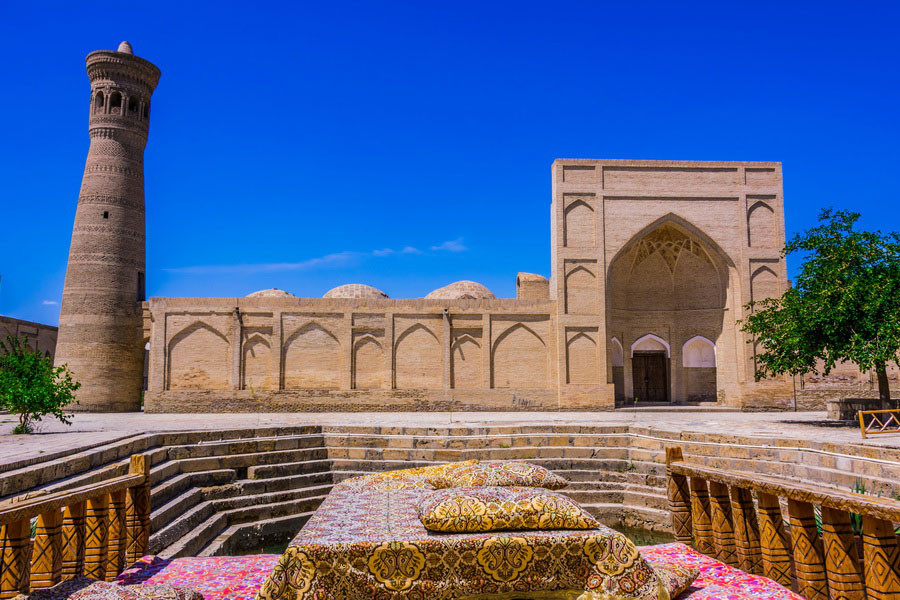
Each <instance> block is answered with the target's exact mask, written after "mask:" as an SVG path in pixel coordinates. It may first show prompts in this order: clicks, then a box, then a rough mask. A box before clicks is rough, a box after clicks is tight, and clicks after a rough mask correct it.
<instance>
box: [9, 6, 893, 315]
mask: <svg viewBox="0 0 900 600" xmlns="http://www.w3.org/2000/svg"><path fill="white" fill-rule="evenodd" d="M134 5H141V6H147V7H148V8H147V9H146V10H135V9H133V8H131V6H134ZM37 6H39V7H40V9H38V8H35V7H37ZM897 6H898V5H897V4H896V3H887V2H885V3H871V4H869V3H859V2H857V3H846V2H844V3H840V4H838V3H828V2H815V3H791V2H777V3H768V2H753V3H729V2H709V3H690V2H689V3H673V2H665V3H646V2H645V3H639V2H614V3H613V2H598V1H593V2H566V3H551V2H547V3H530V2H483V1H482V2H461V1H454V2H446V3H436V2H341V3H338V2H334V3H326V2H290V3H287V2H285V3H283V4H275V3H248V2H242V3H235V2H216V3H209V4H205V5H204V4H200V3H193V2H186V1H182V2H178V3H170V2H144V3H108V2H107V3H98V2H84V3H79V2H66V3H59V4H53V3H52V2H42V3H32V2H21V1H17V0H6V1H5V2H0V52H2V55H3V56H4V59H5V60H4V65H5V69H4V85H3V91H4V93H2V94H0V119H2V127H3V138H2V139H3V143H2V144H0V177H2V182H3V183H2V187H0V190H2V192H0V209H2V210H0V222H2V223H3V224H4V225H5V227H4V228H3V235H0V275H2V287H0V314H6V315H11V316H15V317H19V318H25V319H31V320H37V321H41V322H47V323H56V322H57V318H58V312H59V306H58V304H57V303H58V301H59V299H60V295H61V292H62V286H63V280H64V277H65V267H66V258H67V254H68V247H69V241H70V236H71V227H72V220H73V217H74V212H75V207H76V203H77V199H78V189H79V185H80V182H81V175H82V170H83V168H84V159H85V156H86V154H87V149H88V143H89V140H88V135H87V110H88V90H89V83H88V79H87V76H86V74H85V72H84V57H85V55H86V54H87V53H88V52H90V51H92V50H96V49H114V48H115V47H116V46H117V45H118V43H119V42H120V41H121V40H123V39H127V40H129V41H130V42H131V43H132V45H133V46H134V48H135V52H136V53H137V54H138V55H140V56H143V57H145V58H147V59H149V60H151V61H152V62H154V63H155V64H157V65H158V66H159V67H160V68H161V69H162V72H163V76H162V80H161V82H160V85H159V87H158V88H157V91H156V93H155V95H154V109H153V110H154V112H153V122H152V125H151V139H150V143H149V145H148V148H147V153H146V180H147V183H146V187H147V233H148V247H147V250H148V265H147V266H148V272H147V288H148V290H147V291H148V293H149V294H150V295H155V296H242V295H245V294H247V293H249V292H252V291H254V290H257V289H261V288H267V287H279V288H282V289H286V290H288V291H290V292H292V293H294V294H296V295H299V296H319V295H321V294H322V293H324V292H325V291H327V290H328V289H330V288H331V287H334V286H336V285H339V284H341V283H347V282H361V283H369V284H371V285H375V286H377V287H379V288H381V289H383V290H384V291H386V292H387V293H388V294H389V295H391V296H393V297H419V296H423V295H425V294H426V293H428V292H429V291H430V290H432V289H434V288H437V287H440V286H443V285H446V284H447V283H450V282H452V281H455V280H459V279H474V280H477V281H480V282H482V283H484V284H485V285H487V286H488V287H490V288H491V289H492V290H493V291H494V292H495V293H496V294H497V295H498V296H513V295H514V294H515V276H516V273H517V272H518V271H529V272H536V273H543V274H549V271H550V254H549V243H550V228H549V201H550V164H551V163H552V161H553V159H554V158H557V157H563V158H572V157H579V158H582V157H583V158H635V159H689V160H780V161H782V162H783V163H784V175H785V205H786V212H787V215H786V221H787V231H788V234H789V235H791V234H792V233H794V232H797V231H799V230H802V229H804V228H806V227H809V226H810V225H811V224H812V223H813V222H814V220H815V216H816V214H817V212H818V210H819V209H820V208H821V207H823V206H829V205H831V206H835V207H841V208H844V207H847V208H854V209H858V210H860V211H862V213H863V225H864V226H867V227H879V228H882V229H885V230H892V229H900V222H898V221H900V216H898V211H897V210H896V209H895V206H896V205H897V203H898V201H900V196H898V188H900V176H898V165H900V148H898V140H900V127H898V125H900V117H898V109H897V107H898V105H900V102H898V91H900V69H898V58H900V50H898V48H900V44H898V42H897V24H898V22H900V19H898V17H900V10H898V8H897Z"/></svg>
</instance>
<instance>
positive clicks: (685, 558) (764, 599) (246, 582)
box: [118, 543, 803, 600]
mask: <svg viewBox="0 0 900 600" xmlns="http://www.w3.org/2000/svg"><path fill="white" fill-rule="evenodd" d="M639 550H640V552H641V554H642V555H643V556H644V558H646V559H647V560H648V561H649V562H650V564H651V565H653V566H656V565H660V564H661V565H677V566H682V567H683V566H688V567H695V568H697V569H699V570H700V576H699V577H698V578H697V580H696V581H695V582H694V583H693V585H691V587H690V588H689V589H688V590H687V591H686V592H685V593H683V594H681V595H680V596H678V599H677V600H803V598H802V597H801V596H798V595H797V594H795V593H793V592H791V591H790V590H788V589H785V588H783V587H782V586H780V585H778V584H777V583H775V582H774V581H772V580H770V579H766V578H765V577H760V576H757V575H748V574H747V573H744V572H743V571H741V570H739V569H735V568H734V567H729V566H728V565H725V564H723V563H721V562H719V561H717V560H715V559H713V558H710V557H708V556H705V555H703V554H700V553H699V552H696V551H695V550H693V549H691V548H689V547H688V546H685V545H684V544H678V543H673V544H661V545H659V546H645V547H641V548H639ZM280 558H281V557H280V556H276V555H271V554H264V555H259V556H214V557H211V558H176V559H173V560H163V559H161V558H158V557H155V556H145V557H144V558H142V559H141V560H140V561H139V562H138V563H137V564H135V565H134V566H133V567H131V568H130V569H128V570H127V571H125V572H124V573H122V575H120V576H119V580H118V581H119V583H125V584H137V583H150V584H167V585H173V586H186V587H190V588H193V589H195V590H197V591H199V592H201V593H202V594H203V597H204V599H205V600H253V599H254V598H255V597H256V595H257V593H258V592H259V590H260V588H261V587H262V584H263V581H264V580H265V579H266V577H267V576H268V575H269V574H270V573H271V572H272V570H273V569H274V568H275V565H276V564H277V563H278V561H279V559H280Z"/></svg>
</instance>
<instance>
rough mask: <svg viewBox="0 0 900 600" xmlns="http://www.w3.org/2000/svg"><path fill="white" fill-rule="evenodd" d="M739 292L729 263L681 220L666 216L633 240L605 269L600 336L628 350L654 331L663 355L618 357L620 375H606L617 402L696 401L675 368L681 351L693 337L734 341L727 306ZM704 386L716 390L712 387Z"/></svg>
mask: <svg viewBox="0 0 900 600" xmlns="http://www.w3.org/2000/svg"><path fill="white" fill-rule="evenodd" d="M739 286H740V282H739V278H738V271H737V268H736V266H735V261H734V260H733V259H732V257H731V256H730V255H729V254H728V252H726V251H725V250H724V249H723V248H722V246H721V245H720V244H719V243H718V242H717V241H716V240H714V239H713V238H712V237H711V236H710V235H708V234H707V233H706V232H704V231H703V230H702V229H701V228H700V227H698V226H696V225H695V224H694V223H692V222H690V221H689V220H688V219H686V218H684V217H682V216H680V215H676V214H674V213H668V214H666V215H664V216H662V217H659V218H658V219H655V220H654V221H652V222H651V223H649V224H648V225H646V226H645V227H643V228H642V229H641V230H640V231H638V232H637V233H635V234H634V235H633V236H632V237H631V238H630V239H629V240H628V242H627V243H625V244H624V245H623V246H622V247H621V248H620V249H619V250H618V251H617V252H616V253H615V254H614V256H613V258H612V260H611V261H610V262H609V263H608V265H607V269H606V299H607V302H606V306H607V312H606V321H607V331H609V332H615V333H616V336H617V338H618V340H620V341H621V342H622V345H623V346H624V347H625V348H629V349H632V350H633V349H634V348H635V346H637V345H638V344H639V343H640V341H641V339H644V340H647V339H650V338H648V334H649V333H651V332H657V334H658V336H654V337H655V338H657V339H659V340H660V346H661V348H660V350H662V349H663V348H664V349H665V350H664V352H659V353H658V354H654V353H653V352H640V353H635V352H626V354H625V360H624V365H623V367H622V371H621V375H619V372H618V371H615V370H613V371H612V376H613V379H614V380H615V379H616V378H617V376H619V377H621V380H620V381H621V382H620V383H619V384H618V385H617V386H616V387H617V389H616V397H617V401H619V402H625V403H626V404H627V403H630V402H632V401H634V399H635V398H638V399H639V401H644V400H650V401H667V402H668V401H674V402H684V401H687V400H688V395H689V394H690V395H692V396H694V397H695V398H696V396H697V394H696V393H695V392H694V391H693V389H688V388H689V387H691V388H693V385H690V386H689V382H688V380H687V377H688V375H689V374H688V373H687V372H686V371H685V368H684V367H683V360H682V352H683V347H684V344H685V343H686V342H687V341H688V340H691V339H693V338H695V337H696V336H698V335H703V336H704V337H706V338H708V339H718V338H719V337H721V334H722V332H723V331H726V330H727V331H729V332H730V334H731V336H732V337H731V339H734V337H733V336H734V335H736V334H735V331H736V327H737V325H736V321H735V320H736V318H739V316H738V315H737V313H739V312H740V310H739V308H740V307H739V306H737V305H735V306H730V304H732V303H734V302H735V299H740V298H741V294H740V290H739ZM727 337H728V336H726V339H727ZM663 338H664V339H663ZM626 340H627V342H626ZM608 352H609V353H610V354H609V355H608V360H610V361H611V360H612V358H613V357H612V355H611V354H612V348H611V347H610V348H609V349H608ZM715 376H716V375H715V373H712V374H711V375H710V377H713V378H714V377H715ZM707 386H708V387H710V388H711V389H715V388H716V387H722V386H721V385H718V386H717V382H715V381H712V380H711V381H710V382H708V384H707ZM713 399H714V398H713Z"/></svg>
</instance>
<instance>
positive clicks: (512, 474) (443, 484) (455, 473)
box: [429, 461, 569, 490]
mask: <svg viewBox="0 0 900 600" xmlns="http://www.w3.org/2000/svg"><path fill="white" fill-rule="evenodd" d="M429 483H430V484H431V485H433V486H434V487H435V488H437V489H439V490H441V489H445V488H456V487H467V486H474V485H489V486H507V485H513V486H523V487H540V488H547V489H550V490H559V489H562V488H564V487H566V486H567V485H569V482H568V481H567V480H566V479H564V478H563V477H560V476H559V475H557V474H556V473H553V472H552V471H548V470H547V469H545V468H544V467H541V466H538V465H533V464H531V463H527V462H514V461H487V462H478V463H476V464H473V465H468V466H461V467H459V468H457V469H453V470H449V471H445V472H443V473H440V474H436V475H434V476H432V477H431V479H430V480H429Z"/></svg>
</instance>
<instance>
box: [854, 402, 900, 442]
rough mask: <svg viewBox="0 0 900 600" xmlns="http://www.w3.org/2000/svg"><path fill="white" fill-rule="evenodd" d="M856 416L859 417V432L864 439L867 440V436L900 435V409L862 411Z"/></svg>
mask: <svg viewBox="0 0 900 600" xmlns="http://www.w3.org/2000/svg"><path fill="white" fill-rule="evenodd" d="M856 414H857V416H858V417H859V431H860V433H861V434H862V436H863V439H866V436H867V435H877V434H879V433H900V408H892V409H888V410H861V411H859V412H858V413H856ZM866 417H871V418H869V419H866ZM867 420H868V422H866V421H867Z"/></svg>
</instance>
